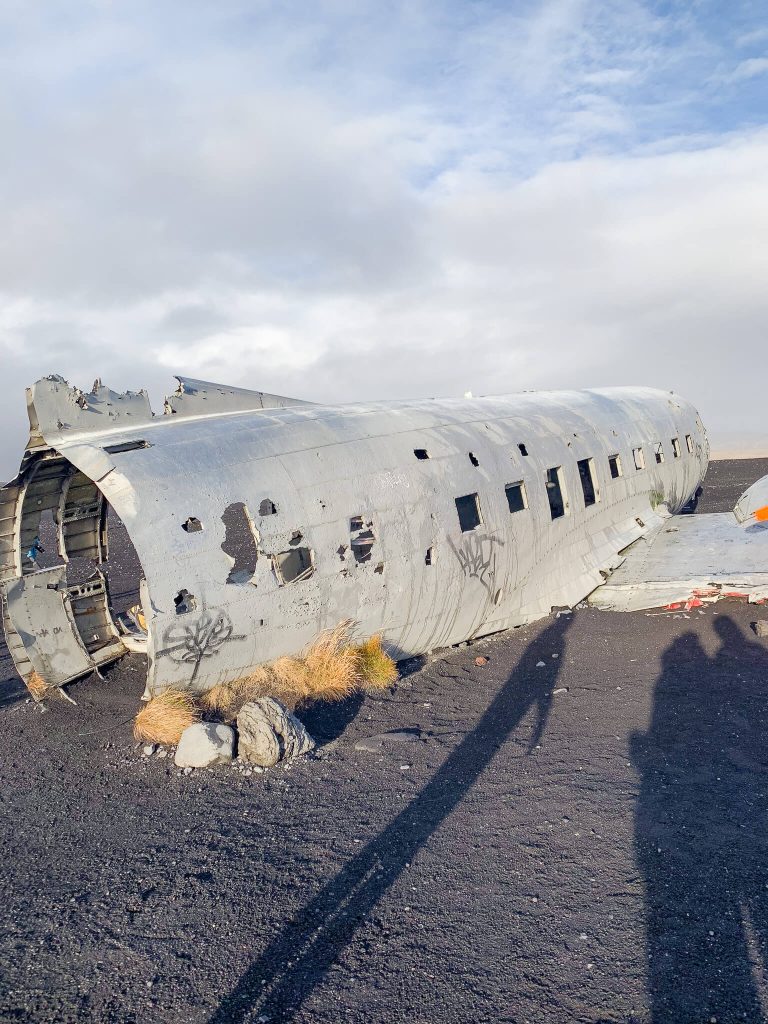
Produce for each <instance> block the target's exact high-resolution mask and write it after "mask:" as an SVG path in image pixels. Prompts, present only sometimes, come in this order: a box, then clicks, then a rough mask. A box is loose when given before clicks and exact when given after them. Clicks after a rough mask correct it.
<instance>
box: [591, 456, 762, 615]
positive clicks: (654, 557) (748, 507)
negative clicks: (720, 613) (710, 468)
mask: <svg viewBox="0 0 768 1024" xmlns="http://www.w3.org/2000/svg"><path fill="white" fill-rule="evenodd" d="M723 597H740V598H746V599H747V600H749V601H750V602H751V603H753V604H762V603H764V602H768V476H765V477H763V478H762V479H761V480H758V481H757V482H756V483H754V484H753V485H752V486H751V487H750V488H749V489H748V490H747V491H745V493H744V494H743V495H742V496H741V498H739V501H738V502H737V504H736V508H735V509H734V511H733V512H721V513H711V514H702V515H678V516H673V517H671V518H670V519H668V520H667V521H666V523H665V524H664V526H663V527H662V528H661V530H659V531H658V532H657V533H655V534H654V535H653V536H652V537H650V538H649V539H648V540H646V539H645V538H641V539H640V540H638V541H636V542H635V543H634V544H633V545H632V547H631V548H629V549H628V550H627V552H626V558H625V560H624V562H623V563H622V565H621V566H620V567H619V568H618V569H616V570H615V572H613V573H612V574H611V576H610V577H609V578H608V580H606V582H605V583H604V584H603V585H602V586H601V587H599V588H598V589H597V590H595V591H594V592H593V593H592V594H591V595H590V597H589V603H590V604H591V605H593V606H594V607H597V608H603V609H605V610H612V611H641V610H643V609H648V608H667V609H670V610H672V609H678V608H683V609H686V610H688V609H691V608H698V607H701V606H702V605H704V604H708V603H710V602H713V601H717V600H719V599H720V598H723Z"/></svg>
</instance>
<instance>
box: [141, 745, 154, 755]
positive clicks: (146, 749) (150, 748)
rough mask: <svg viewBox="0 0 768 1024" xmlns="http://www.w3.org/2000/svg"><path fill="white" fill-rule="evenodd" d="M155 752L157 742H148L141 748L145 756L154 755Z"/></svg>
mask: <svg viewBox="0 0 768 1024" xmlns="http://www.w3.org/2000/svg"><path fill="white" fill-rule="evenodd" d="M154 752H155V744H154V743H146V744H145V745H144V746H143V747H142V748H141V753H142V754H143V756H144V757H152V755H153V754H154Z"/></svg>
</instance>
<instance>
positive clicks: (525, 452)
mask: <svg viewBox="0 0 768 1024" xmlns="http://www.w3.org/2000/svg"><path fill="white" fill-rule="evenodd" d="M517 447H518V448H519V449H520V454H521V455H527V454H528V449H527V448H526V447H525V445H524V444H522V442H521V443H520V444H519V445H518V446H517Z"/></svg>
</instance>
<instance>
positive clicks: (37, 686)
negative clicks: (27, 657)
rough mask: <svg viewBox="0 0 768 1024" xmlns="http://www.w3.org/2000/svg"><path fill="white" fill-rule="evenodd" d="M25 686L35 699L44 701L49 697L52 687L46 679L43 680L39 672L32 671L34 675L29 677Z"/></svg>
mask: <svg viewBox="0 0 768 1024" xmlns="http://www.w3.org/2000/svg"><path fill="white" fill-rule="evenodd" d="M24 685H25V686H26V688H27V689H28V690H29V692H30V693H31V694H32V696H33V697H34V698H35V700H44V699H45V698H46V696H47V695H48V692H49V690H50V687H49V686H48V684H47V683H46V681H45V680H44V679H42V678H41V677H40V676H39V675H38V674H37V672H35V671H34V669H33V670H32V675H31V676H27V678H26V679H25V680H24Z"/></svg>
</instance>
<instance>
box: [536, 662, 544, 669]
mask: <svg viewBox="0 0 768 1024" xmlns="http://www.w3.org/2000/svg"><path fill="white" fill-rule="evenodd" d="M545 664H546V662H543V661H537V662H536V668H544V666H545Z"/></svg>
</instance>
